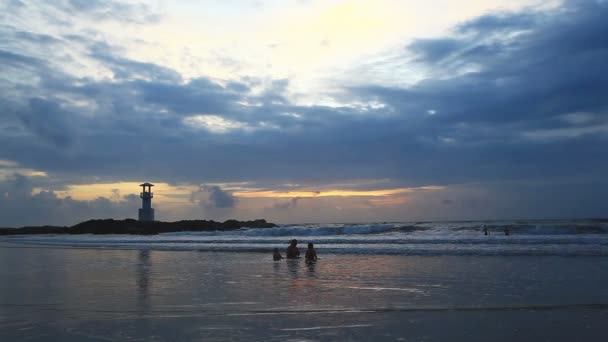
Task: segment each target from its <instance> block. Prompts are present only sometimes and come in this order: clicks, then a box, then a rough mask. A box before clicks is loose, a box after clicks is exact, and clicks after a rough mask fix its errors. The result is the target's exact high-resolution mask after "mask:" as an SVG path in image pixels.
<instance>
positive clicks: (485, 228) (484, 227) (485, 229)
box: [483, 226, 488, 235]
mask: <svg viewBox="0 0 608 342" xmlns="http://www.w3.org/2000/svg"><path fill="white" fill-rule="evenodd" d="M483 235H488V227H486V226H483Z"/></svg>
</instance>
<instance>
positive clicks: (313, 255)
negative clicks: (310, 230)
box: [306, 242, 317, 261]
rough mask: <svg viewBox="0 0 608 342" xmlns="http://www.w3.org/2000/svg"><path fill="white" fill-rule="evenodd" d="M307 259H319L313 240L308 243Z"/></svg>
mask: <svg viewBox="0 0 608 342" xmlns="http://www.w3.org/2000/svg"><path fill="white" fill-rule="evenodd" d="M306 261H317V252H316V251H315V247H314V245H313V244H312V242H311V243H309V244H308V249H307V250H306Z"/></svg>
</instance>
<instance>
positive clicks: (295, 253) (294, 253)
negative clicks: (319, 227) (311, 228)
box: [285, 239, 300, 259]
mask: <svg viewBox="0 0 608 342" xmlns="http://www.w3.org/2000/svg"><path fill="white" fill-rule="evenodd" d="M285 257H286V258H287V259H297V258H299V257H300V250H299V249H298V240H296V239H293V240H291V243H290V245H289V247H287V252H286V253H285Z"/></svg>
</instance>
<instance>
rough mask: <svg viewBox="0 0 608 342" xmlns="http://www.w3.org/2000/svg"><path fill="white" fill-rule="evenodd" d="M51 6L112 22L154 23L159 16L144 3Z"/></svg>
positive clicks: (75, 0) (82, 1) (86, 0)
mask: <svg viewBox="0 0 608 342" xmlns="http://www.w3.org/2000/svg"><path fill="white" fill-rule="evenodd" d="M53 6H56V7H57V8H58V9H59V10H61V11H65V12H66V13H67V14H70V15H86V16H87V17H88V18H90V19H93V20H98V21H102V20H113V21H121V22H128V23H138V24H143V23H155V22H158V21H159V20H160V15H159V14H158V13H155V12H154V11H153V10H152V9H151V8H150V7H149V6H148V5H147V4H145V3H125V2H121V1H112V0H67V1H55V2H54V3H53Z"/></svg>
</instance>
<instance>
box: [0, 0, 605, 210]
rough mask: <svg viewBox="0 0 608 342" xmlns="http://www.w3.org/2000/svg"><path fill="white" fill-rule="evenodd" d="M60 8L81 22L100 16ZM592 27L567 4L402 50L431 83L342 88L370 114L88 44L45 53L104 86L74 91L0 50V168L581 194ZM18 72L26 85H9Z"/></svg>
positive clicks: (589, 167)
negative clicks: (84, 67)
mask: <svg viewBox="0 0 608 342" xmlns="http://www.w3.org/2000/svg"><path fill="white" fill-rule="evenodd" d="M70 6H72V9H71V10H72V11H76V10H78V11H83V12H87V13H95V11H100V9H99V8H98V7H97V6H102V5H101V4H100V3H97V2H95V3H92V4H90V5H87V4H78V3H76V4H71V5H70ZM88 6H92V7H90V8H89V7H88ZM103 6H105V5H103ZM606 15H608V4H606V3H605V2H595V1H585V2H582V1H580V2H579V1H569V2H566V4H565V5H564V6H563V7H561V8H560V9H558V10H551V11H544V12H528V13H525V14H522V13H510V14H508V13H501V14H497V15H485V16H483V17H480V18H477V19H474V20H472V21H469V22H466V23H463V24H461V25H459V26H458V27H456V28H455V30H454V33H453V35H451V36H448V37H442V38H437V39H425V40H418V41H414V42H413V43H411V44H409V45H408V46H407V53H405V54H404V56H403V58H404V60H408V59H409V61H410V62H411V63H417V64H419V65H420V66H423V67H425V68H427V69H431V71H432V72H431V76H432V77H429V78H428V79H426V80H424V81H422V82H419V83H417V84H416V85H414V86H411V87H408V88H390V87H385V86H381V85H380V86H378V85H369V86H363V87H357V88H347V89H346V90H347V91H348V93H347V95H346V96H345V98H344V100H346V101H347V102H355V101H358V102H360V103H366V102H367V101H377V102H380V103H383V104H384V105H385V107H361V106H343V107H329V106H301V105H295V104H293V103H290V101H289V100H288V99H287V97H286V96H285V91H286V89H287V88H288V86H289V81H288V80H276V81H274V82H270V84H269V85H267V86H266V91H265V92H262V93H261V94H257V93H256V94H253V93H252V92H251V91H250V89H252V88H254V87H259V86H260V84H262V81H261V80H256V79H247V78H244V79H242V80H241V81H240V82H238V83H236V82H232V83H227V84H221V83H220V82H216V81H213V80H210V79H207V78H198V79H193V80H188V81H185V80H183V79H182V78H181V76H180V75H179V74H178V73H177V72H175V71H173V70H171V69H169V68H167V67H163V66H159V65H155V64H151V63H143V62H139V61H134V60H130V59H127V58H125V57H123V56H122V55H121V52H120V49H116V48H115V47H113V46H110V45H108V44H106V43H105V42H104V41H103V40H102V39H100V38H99V39H98V38H96V37H95V35H92V36H91V37H85V36H70V37H68V36H65V37H62V38H61V39H60V41H59V42H57V41H55V40H53V39H50V40H49V41H52V44H59V45H61V44H66V46H74V45H77V46H78V47H79V48H80V49H82V50H84V51H86V57H87V58H90V59H91V60H93V61H94V62H95V63H98V64H100V65H101V66H102V67H103V68H105V69H107V70H111V71H112V73H113V75H114V78H113V79H111V80H103V81H101V80H95V79H91V78H85V77H81V78H78V77H75V76H72V75H71V74H69V73H67V72H62V71H60V70H61V69H58V68H56V67H53V64H51V61H45V60H43V59H41V58H39V56H37V55H36V54H29V55H28V53H27V51H24V50H20V49H19V46H20V45H18V44H16V43H15V44H13V45H10V42H8V43H7V46H2V51H0V63H2V67H6V66H9V67H10V70H11V71H10V72H11V74H8V76H6V75H4V76H3V77H2V78H0V79H4V81H3V82H0V90H1V91H2V92H1V93H0V106H1V108H0V120H1V122H0V144H1V146H2V148H1V149H0V159H7V160H13V161H16V162H18V163H19V164H20V165H22V166H23V167H27V168H32V169H36V170H43V171H46V172H48V173H49V174H50V175H51V176H52V177H54V178H55V179H62V180H65V181H66V182H70V183H87V182H92V181H95V182H100V181H116V180H138V179H159V180H163V181H167V182H170V183H189V184H200V182H201V181H204V182H209V183H211V182H227V181H251V182H254V183H255V182H257V183H259V184H271V183H275V184H276V183H278V182H282V181H284V182H285V183H291V182H292V181H294V182H296V183H299V184H304V185H306V184H310V185H318V186H323V185H325V184H328V183H333V182H341V181H344V180H349V179H390V184H391V186H395V187H397V186H419V185H428V184H440V185H446V184H457V183H468V182H483V181H489V182H501V181H510V180H531V181H533V180H539V179H543V180H544V179H554V180H556V181H557V180H560V179H561V180H569V179H586V180H589V181H591V180H593V179H598V177H602V176H603V175H605V173H606V171H608V160H607V158H605V151H606V149H607V147H608V119H607V113H608V101H607V100H606V96H605V94H608V68H606V66H605V61H606V60H608V40H606V39H605V37H606V34H607V33H608V21H606V20H605V17H606ZM32 39H33V40H36V39H40V40H41V41H46V40H48V39H47V38H44V37H43V36H41V37H38V38H32ZM55 50H58V51H61V49H60V48H56V49H55ZM65 63H69V60H65ZM23 69H27V70H29V71H28V72H29V73H28V74H27V75H28V77H23V78H21V77H17V76H18V75H20V74H18V73H19V72H20V70H23ZM34 76H35V77H34ZM198 114H210V115H216V116H219V117H222V118H224V119H226V120H232V121H234V122H237V123H238V124H239V125H240V126H239V125H237V126H236V127H233V128H231V129H228V130H226V131H225V132H223V133H217V132H212V131H209V130H207V129H205V128H204V127H194V126H192V125H190V124H187V123H186V122H185V121H184V118H187V117H190V116H192V115H198ZM24 151H27V153H24ZM587 189H589V191H592V187H589V188H587ZM201 191H205V193H206V195H205V196H207V197H206V199H205V201H206V202H204V205H207V206H210V207H215V208H220V209H221V208H224V209H230V208H232V207H234V205H235V202H231V199H232V200H234V198H233V197H231V195H230V194H229V193H226V192H225V191H224V190H222V189H221V188H218V189H216V190H213V189H202V190H201ZM213 194H215V195H213ZM212 196H213V199H211V197H212ZM51 197H52V196H51ZM454 198H455V197H454ZM199 200H200V199H197V201H199ZM440 201H441V200H436V201H434V202H433V203H439V202H440ZM52 203H61V201H60V202H57V201H55V202H52ZM456 203H460V202H459V201H457V200H456V199H455V200H454V204H456ZM598 205H599V204H598Z"/></svg>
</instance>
